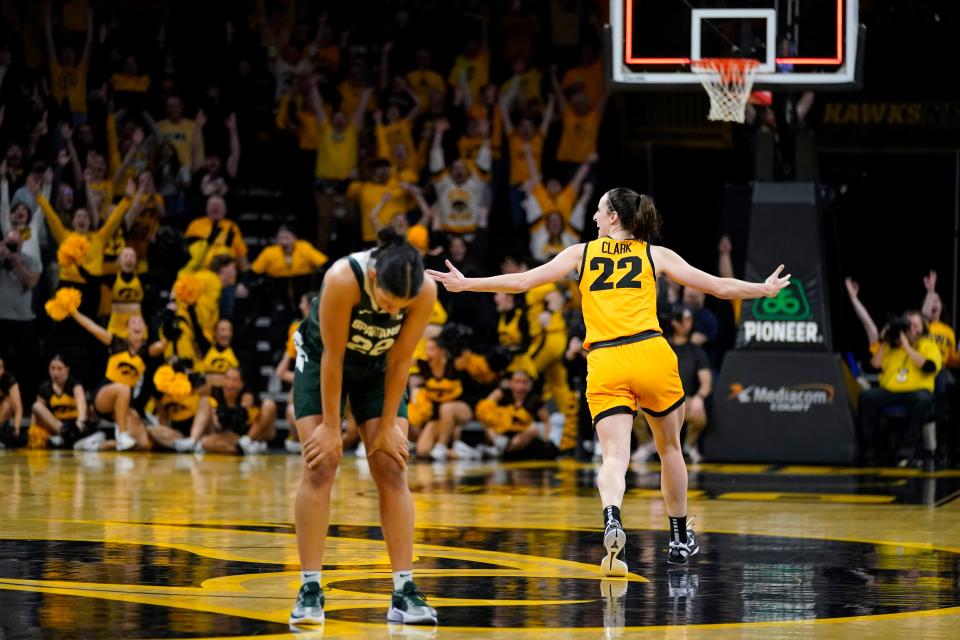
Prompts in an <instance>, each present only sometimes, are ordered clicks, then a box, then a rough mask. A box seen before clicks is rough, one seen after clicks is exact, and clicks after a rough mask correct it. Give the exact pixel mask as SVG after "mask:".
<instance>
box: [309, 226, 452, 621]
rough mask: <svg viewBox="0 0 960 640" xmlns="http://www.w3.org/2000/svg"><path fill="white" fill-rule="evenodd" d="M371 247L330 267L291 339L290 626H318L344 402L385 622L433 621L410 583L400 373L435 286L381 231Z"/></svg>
mask: <svg viewBox="0 0 960 640" xmlns="http://www.w3.org/2000/svg"><path fill="white" fill-rule="evenodd" d="M380 240H381V245H380V246H379V247H378V248H376V249H371V250H369V251H361V252H359V253H354V254H351V255H350V256H348V257H346V258H342V259H340V260H338V261H337V262H336V263H334V265H333V266H332V267H330V269H329V271H327V273H326V275H325V276H324V279H323V288H322V289H321V292H320V297H319V299H315V300H314V301H312V302H311V305H310V313H309V315H308V316H307V318H306V319H305V320H304V321H303V322H302V323H301V324H300V327H299V328H298V329H297V332H296V334H295V335H294V344H295V346H296V349H297V360H296V368H295V371H294V378H293V402H294V410H295V415H296V419H297V422H296V427H297V433H298V434H299V436H300V442H302V443H303V453H302V455H303V461H304V466H305V468H304V470H303V476H302V477H301V480H300V487H299V489H298V491H297V500H296V514H295V519H296V525H297V546H298V548H299V551H300V563H301V582H302V585H301V588H300V593H299V594H298V596H297V602H296V604H295V606H294V608H293V611H292V612H291V614H290V622H291V624H320V623H322V622H323V590H322V588H321V584H322V583H321V580H320V578H321V576H320V570H321V567H322V566H323V551H324V543H325V539H326V535H327V526H328V524H329V521H330V489H331V487H332V485H333V479H334V477H335V476H336V473H337V465H338V464H339V462H340V458H341V456H342V455H343V440H342V438H341V435H340V420H341V413H342V411H343V408H344V404H345V402H346V401H347V400H348V399H349V401H350V407H351V409H352V411H353V415H354V417H355V418H356V421H357V425H358V428H359V431H360V436H361V437H362V438H363V442H364V445H365V446H366V448H367V452H368V455H367V459H368V462H369V464H370V472H371V475H372V476H373V479H374V481H375V482H376V484H377V490H378V493H379V497H380V522H381V526H382V528H383V537H384V539H385V540H386V543H387V552H388V553H389V555H390V565H391V567H392V569H393V583H394V592H393V597H392V600H391V604H390V609H389V610H388V613H387V619H388V620H389V621H391V622H403V623H427V624H432V623H436V620H437V612H436V610H434V609H433V607H430V606H429V605H427V603H426V601H425V600H424V597H423V595H422V594H421V593H420V592H419V591H418V590H417V587H416V585H415V584H414V582H413V572H412V565H413V519H414V513H413V497H412V496H411V495H410V489H409V487H408V486H407V477H406V460H407V456H408V455H409V450H408V445H407V442H408V441H407V428H408V423H407V403H406V397H405V395H406V386H407V374H408V371H409V369H410V363H411V360H412V357H413V350H414V347H416V345H417V342H418V341H419V340H420V338H421V336H423V332H424V329H425V328H426V326H427V321H428V320H429V319H430V313H431V311H432V310H433V304H434V301H435V300H436V298H437V287H436V284H435V283H434V282H433V281H432V280H430V279H429V278H426V279H425V278H424V269H423V261H422V260H421V258H420V253H419V252H418V251H417V250H416V249H415V248H414V247H413V246H412V245H410V244H409V243H407V242H406V240H404V239H403V238H402V237H400V236H398V235H397V234H396V233H394V232H393V231H391V230H385V231H383V232H381V236H380Z"/></svg>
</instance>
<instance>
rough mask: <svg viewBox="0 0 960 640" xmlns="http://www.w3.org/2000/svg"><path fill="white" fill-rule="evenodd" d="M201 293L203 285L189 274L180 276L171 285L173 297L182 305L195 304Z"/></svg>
mask: <svg viewBox="0 0 960 640" xmlns="http://www.w3.org/2000/svg"><path fill="white" fill-rule="evenodd" d="M202 291H203V283H202V282H201V281H200V279H199V278H198V277H196V276H194V275H191V274H189V273H184V274H181V275H180V277H179V278H177V281H176V282H175V283H174V284H173V297H174V298H175V299H176V300H177V302H180V303H182V304H196V303H197V299H198V298H199V297H200V294H201V293H202Z"/></svg>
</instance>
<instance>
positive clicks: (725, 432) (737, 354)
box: [703, 350, 856, 464]
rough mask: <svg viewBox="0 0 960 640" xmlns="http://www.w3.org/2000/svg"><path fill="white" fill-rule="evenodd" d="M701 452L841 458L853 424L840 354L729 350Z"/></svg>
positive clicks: (742, 457) (847, 458) (727, 457)
mask: <svg viewBox="0 0 960 640" xmlns="http://www.w3.org/2000/svg"><path fill="white" fill-rule="evenodd" d="M710 420H711V424H710V427H709V428H708V429H707V430H706V431H705V432H704V434H703V439H704V442H703V451H704V454H705V455H709V456H710V457H711V459H716V460H718V461H728V462H759V461H764V462H791V463H820V464H833V463H846V462H851V461H852V460H853V459H854V454H855V452H856V430H855V429H854V423H853V413H852V412H851V409H850V399H849V397H848V395H847V389H846V386H844V378H843V373H842V371H841V363H840V359H839V357H838V356H837V355H835V354H832V353H824V352H803V351H794V352H790V353H789V354H785V353H783V352H770V351H742V350H741V351H731V352H728V353H727V355H726V357H725V358H724V360H723V368H722V369H721V370H720V376H719V378H718V379H717V386H716V393H715V394H714V400H713V415H711V416H710Z"/></svg>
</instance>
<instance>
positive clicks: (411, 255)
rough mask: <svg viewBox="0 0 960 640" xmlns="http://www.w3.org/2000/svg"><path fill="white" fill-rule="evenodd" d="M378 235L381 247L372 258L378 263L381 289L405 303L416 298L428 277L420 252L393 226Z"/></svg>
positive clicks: (374, 252)
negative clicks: (425, 278) (424, 279)
mask: <svg viewBox="0 0 960 640" xmlns="http://www.w3.org/2000/svg"><path fill="white" fill-rule="evenodd" d="M377 235H378V238H379V241H380V244H379V246H378V247H377V248H376V249H374V250H373V253H372V254H371V255H372V257H373V258H374V259H375V260H376V266H377V283H378V284H379V285H380V288H381V289H383V290H384V291H386V292H387V293H389V294H390V295H392V296H395V297H397V298H403V299H404V300H409V299H411V298H414V297H416V295H417V294H418V293H420V288H421V287H422V286H423V278H424V273H423V258H421V257H420V252H419V251H417V249H416V248H415V247H414V246H413V245H412V244H410V243H409V242H407V240H406V238H404V237H403V236H402V235H400V234H398V233H397V232H396V231H394V230H393V229H391V228H390V227H386V228H384V229H381V230H380V233H379V234H377Z"/></svg>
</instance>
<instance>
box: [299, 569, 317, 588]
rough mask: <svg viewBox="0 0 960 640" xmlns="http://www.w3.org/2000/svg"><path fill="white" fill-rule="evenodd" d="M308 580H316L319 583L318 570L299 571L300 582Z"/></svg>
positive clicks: (305, 582)
mask: <svg viewBox="0 0 960 640" xmlns="http://www.w3.org/2000/svg"><path fill="white" fill-rule="evenodd" d="M308 582H316V583H317V584H320V571H301V572H300V584H302V585H303V584H307V583H308Z"/></svg>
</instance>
